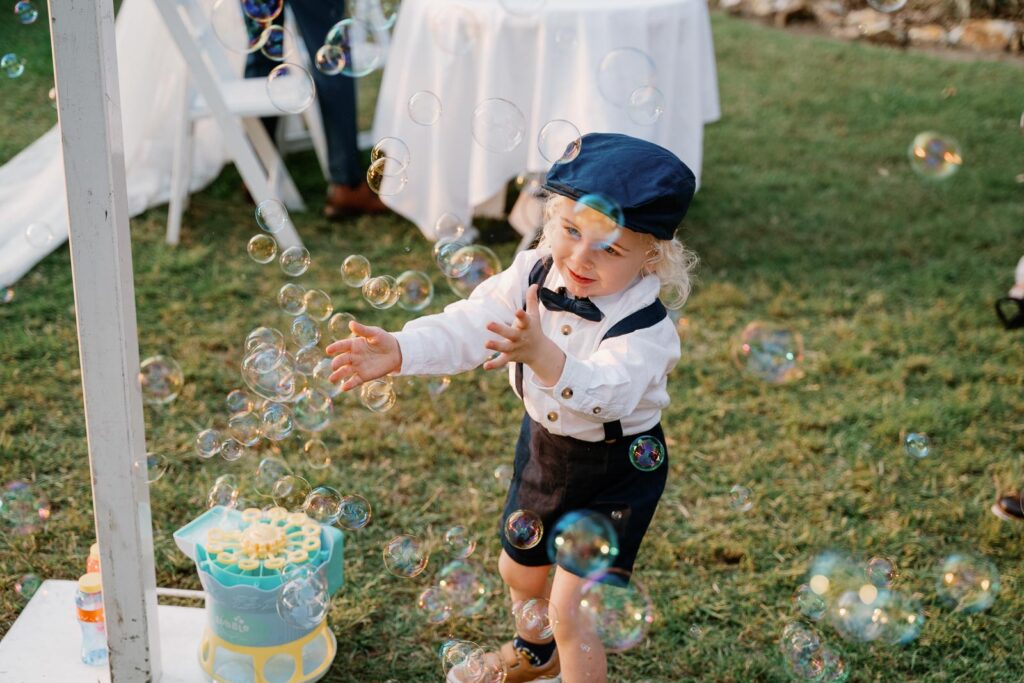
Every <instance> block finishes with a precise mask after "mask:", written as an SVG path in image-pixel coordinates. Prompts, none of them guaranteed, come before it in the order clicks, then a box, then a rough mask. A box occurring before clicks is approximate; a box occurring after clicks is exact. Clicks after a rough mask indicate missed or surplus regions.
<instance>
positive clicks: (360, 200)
mask: <svg viewBox="0 0 1024 683" xmlns="http://www.w3.org/2000/svg"><path fill="white" fill-rule="evenodd" d="M386 211H388V207H387V206H385V205H384V202H382V201H381V200H380V197H378V196H377V195H376V194H374V192H373V190H371V189H370V186H369V185H367V184H366V183H365V182H364V183H360V184H359V185H356V186H355V187H349V186H348V185H340V184H337V183H331V184H330V185H328V186H327V202H326V204H325V205H324V216H326V217H327V218H330V219H332V220H335V219H339V218H348V217H351V216H358V215H361V214H376V213H385V212H386Z"/></svg>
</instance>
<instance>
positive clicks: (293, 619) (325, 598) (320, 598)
mask: <svg viewBox="0 0 1024 683" xmlns="http://www.w3.org/2000/svg"><path fill="white" fill-rule="evenodd" d="M330 599H331V598H330V594H329V591H328V590H327V581H326V580H325V579H324V578H323V577H322V576H321V575H320V574H319V573H317V572H302V573H299V574H298V575H297V576H295V578H292V579H290V580H289V581H287V582H286V583H285V584H284V585H283V586H281V592H280V594H279V595H278V597H277V614H278V616H280V617H281V620H282V621H283V622H284V623H285V624H287V625H288V626H290V627H292V628H294V629H299V630H302V631H308V630H311V629H313V628H315V627H316V626H318V625H319V624H320V622H322V621H323V620H324V619H326V618H327V609H328V607H329V606H330Z"/></svg>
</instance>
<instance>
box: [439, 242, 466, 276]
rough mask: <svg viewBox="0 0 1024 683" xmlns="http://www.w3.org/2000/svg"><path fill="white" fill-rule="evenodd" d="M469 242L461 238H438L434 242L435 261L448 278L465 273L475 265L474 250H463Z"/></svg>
mask: <svg viewBox="0 0 1024 683" xmlns="http://www.w3.org/2000/svg"><path fill="white" fill-rule="evenodd" d="M468 246H469V243H468V242H466V241H465V240H461V239H450V240H438V241H437V242H435V243H434V250H433V251H434V261H435V262H436V263H437V267H438V268H440V269H441V272H442V273H443V274H444V276H445V277H447V278H454V277H459V276H461V275H465V274H466V272H467V271H468V270H469V268H470V266H471V265H473V259H472V252H464V251H462V250H463V249H465V248H466V247H468Z"/></svg>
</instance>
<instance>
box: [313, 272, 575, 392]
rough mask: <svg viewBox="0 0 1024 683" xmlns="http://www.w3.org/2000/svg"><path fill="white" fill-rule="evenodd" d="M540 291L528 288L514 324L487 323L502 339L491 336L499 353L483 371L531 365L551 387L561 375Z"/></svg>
mask: <svg viewBox="0 0 1024 683" xmlns="http://www.w3.org/2000/svg"><path fill="white" fill-rule="evenodd" d="M538 290H539V286H538V285H531V286H530V288H529V289H528V290H526V310H525V311H516V319H515V322H513V323H512V324H511V325H503V324H502V323H497V322H494V323H489V324H488V325H487V331H488V332H493V333H495V334H497V335H499V336H501V337H502V339H492V340H491V341H488V342H487V343H486V344H484V346H485V347H486V348H488V349H490V350H491V351H497V352H498V353H499V355H498V357H497V358H493V359H491V360H489V361H487V362H486V363H484V370H494V369H495V368H502V367H505V365H506V364H507V363H523V364H524V365H528V366H530V369H531V370H533V374H535V375H536V376H537V380H538V381H539V382H540V383H541V384H544V385H546V386H552V385H554V384H555V383H557V382H558V378H559V377H561V376H562V368H563V367H565V353H564V352H563V351H562V349H560V348H558V345H557V344H555V342H553V341H551V340H550V339H548V336H547V335H546V334H544V330H542V329H541V326H540V308H539V306H540V304H539V303H538V301H537V292H538ZM329 350H330V348H328V351H329Z"/></svg>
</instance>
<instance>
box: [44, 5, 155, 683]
mask: <svg viewBox="0 0 1024 683" xmlns="http://www.w3.org/2000/svg"><path fill="white" fill-rule="evenodd" d="M49 6H50V23H51V27H50V28H51V34H50V36H51V41H52V46H53V66H54V73H55V77H56V84H57V102H58V114H59V121H60V128H61V138H62V142H63V152H64V175H65V182H66V186H67V194H68V223H69V226H70V231H69V241H70V244H71V272H72V277H73V280H74V288H75V311H76V316H77V320H78V348H79V354H80V357H81V364H82V387H83V390H84V397H85V419H86V435H87V439H88V446H89V466H90V470H91V472H92V494H93V508H94V512H95V516H96V531H97V534H98V537H99V544H100V562H101V566H102V567H103V604H104V608H105V610H106V626H107V641H108V644H109V646H110V673H111V681H113V682H115V683H137V682H140V681H159V679H160V652H159V649H160V647H159V643H160V638H159V633H158V624H157V609H156V575H155V573H154V569H153V527H152V522H151V519H150V508H149V490H148V488H147V484H146V460H145V434H144V424H143V419H142V395H141V390H140V388H139V382H138V372H139V349H138V336H137V332H136V321H135V289H134V285H133V283H132V254H131V241H130V238H129V233H128V208H127V205H128V196H127V188H126V186H125V170H124V148H123V141H122V129H121V96H120V92H119V87H118V80H117V57H116V53H115V44H114V7H113V2H112V0H49ZM154 77H159V75H158V74H154ZM68 609H69V610H71V609H72V606H71V605H68Z"/></svg>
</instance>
